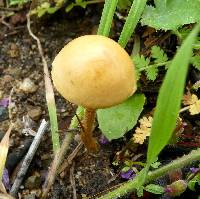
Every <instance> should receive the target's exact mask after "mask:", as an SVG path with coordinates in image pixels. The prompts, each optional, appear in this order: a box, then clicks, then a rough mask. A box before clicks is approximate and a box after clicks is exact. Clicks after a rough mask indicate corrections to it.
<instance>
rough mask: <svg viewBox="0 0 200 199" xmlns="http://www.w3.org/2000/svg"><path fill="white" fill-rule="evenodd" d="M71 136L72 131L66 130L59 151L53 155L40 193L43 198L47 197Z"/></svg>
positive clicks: (72, 134)
mask: <svg viewBox="0 0 200 199" xmlns="http://www.w3.org/2000/svg"><path fill="white" fill-rule="evenodd" d="M73 136H74V133H72V132H68V133H67V134H66V136H65V139H64V140H63V144H62V145H61V148H60V151H59V152H58V153H57V154H56V155H55V157H54V160H53V163H52V166H51V168H50V170H49V174H48V176H47V179H46V181H45V183H44V189H43V193H42V198H43V199H44V198H46V197H47V194H48V193H49V190H50V188H51V186H52V185H53V183H54V181H55V178H56V176H57V171H58V168H59V166H60V164H61V161H62V160H63V157H64V155H65V153H66V151H67V149H68V148H69V145H70V143H71V140H72V138H73Z"/></svg>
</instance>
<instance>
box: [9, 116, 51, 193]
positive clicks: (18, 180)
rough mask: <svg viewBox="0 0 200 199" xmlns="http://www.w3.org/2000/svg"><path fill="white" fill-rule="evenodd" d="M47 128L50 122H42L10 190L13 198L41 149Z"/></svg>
mask: <svg viewBox="0 0 200 199" xmlns="http://www.w3.org/2000/svg"><path fill="white" fill-rule="evenodd" d="M47 126H48V122H46V121H45V120H44V119H43V120H42V122H41V124H40V127H39V129H38V131H37V134H36V136H35V138H34V140H33V142H32V144H31V146H30V148H29V150H28V153H27V154H26V156H25V158H24V160H23V162H22V165H21V168H20V170H19V172H18V174H17V177H16V179H15V181H14V184H13V185H12V188H11V190H10V194H11V195H12V196H16V195H17V192H18V190H19V187H20V185H21V183H22V181H23V178H24V176H25V174H26V172H27V170H28V168H29V165H30V163H31V161H32V159H33V156H34V155H35V153H36V151H37V148H38V147H39V144H40V141H41V138H42V136H43V134H44V132H45V130H46V129H47Z"/></svg>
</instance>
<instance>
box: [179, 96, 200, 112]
mask: <svg viewBox="0 0 200 199" xmlns="http://www.w3.org/2000/svg"><path fill="white" fill-rule="evenodd" d="M183 104H184V105H186V106H188V110H189V112H190V114H191V115H196V114H199V113H200V99H199V98H198V97H197V96H196V95H195V94H191V93H190V92H188V93H187V94H185V95H184V96H183Z"/></svg>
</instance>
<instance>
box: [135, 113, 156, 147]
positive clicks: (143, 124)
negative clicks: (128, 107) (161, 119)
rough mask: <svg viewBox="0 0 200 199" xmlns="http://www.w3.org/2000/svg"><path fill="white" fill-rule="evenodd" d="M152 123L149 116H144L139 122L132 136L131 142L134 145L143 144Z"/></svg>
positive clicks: (148, 134)
mask: <svg viewBox="0 0 200 199" xmlns="http://www.w3.org/2000/svg"><path fill="white" fill-rule="evenodd" d="M152 121H153V118H152V117H151V116H149V117H146V116H144V117H143V118H142V119H140V120H139V123H140V126H139V127H137V128H136V130H135V133H134V135H133V140H134V142H135V143H138V144H143V143H144V141H145V139H146V138H147V137H148V136H150V132H151V126H152Z"/></svg>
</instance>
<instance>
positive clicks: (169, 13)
mask: <svg viewBox="0 0 200 199" xmlns="http://www.w3.org/2000/svg"><path fill="white" fill-rule="evenodd" d="M155 4H156V7H153V6H146V8H145V10H144V12H143V16H142V20H141V22H142V25H148V26H150V27H153V28H155V29H157V30H158V29H163V30H176V29H177V28H178V27H180V26H182V25H184V24H190V23H195V22H199V21H200V14H199V13H200V1H199V0H168V1H166V2H165V1H163V0H156V1H155Z"/></svg>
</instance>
